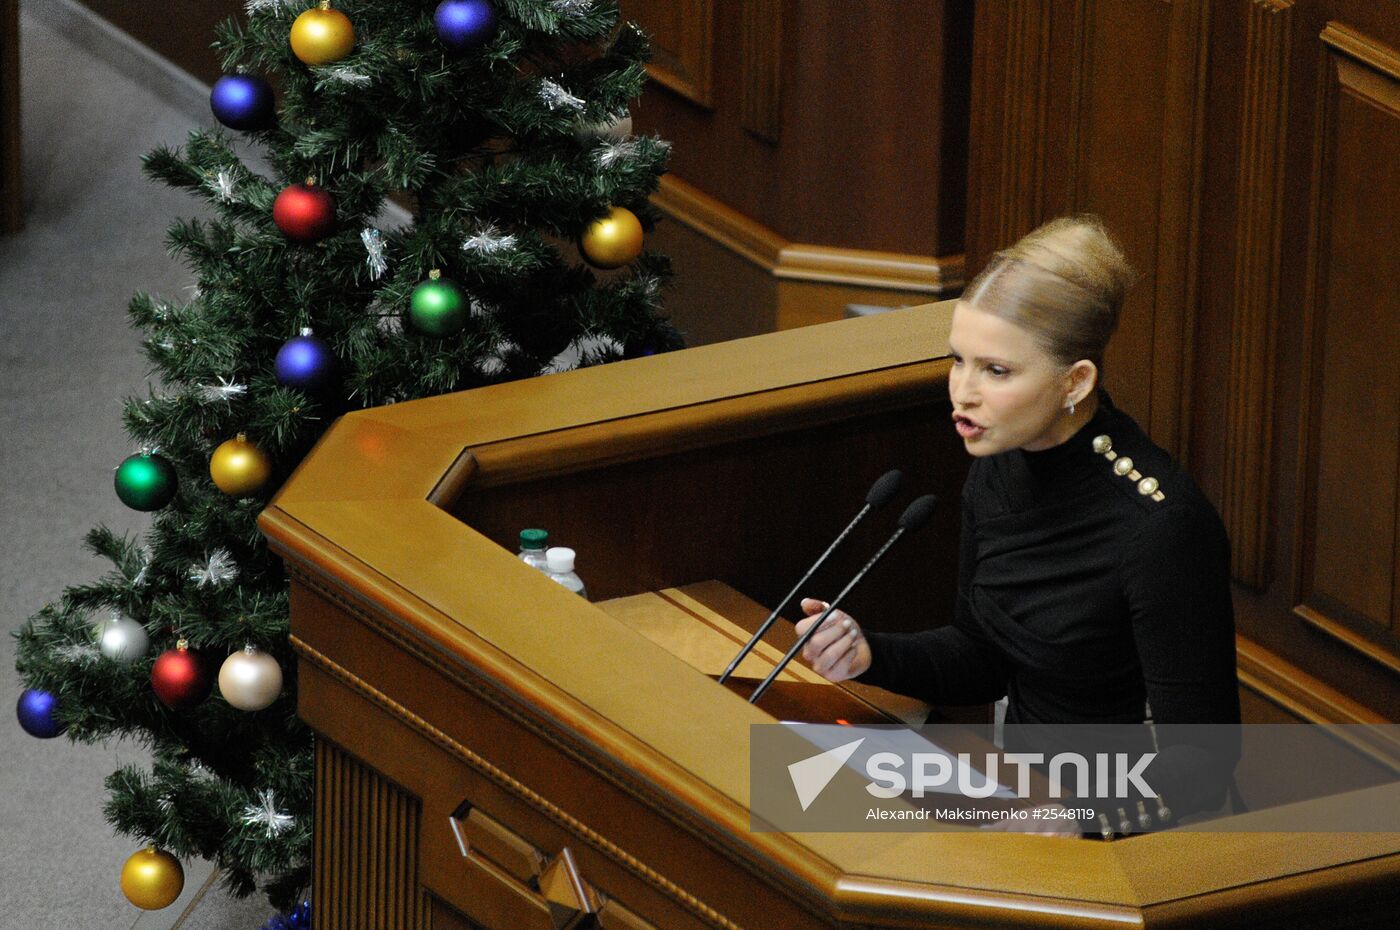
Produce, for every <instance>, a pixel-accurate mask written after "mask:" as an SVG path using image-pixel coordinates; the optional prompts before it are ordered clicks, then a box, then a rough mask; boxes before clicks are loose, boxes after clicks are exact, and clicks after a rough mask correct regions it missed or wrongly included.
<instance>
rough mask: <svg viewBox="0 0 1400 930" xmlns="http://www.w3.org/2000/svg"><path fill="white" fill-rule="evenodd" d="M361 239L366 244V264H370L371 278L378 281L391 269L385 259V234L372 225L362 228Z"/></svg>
mask: <svg viewBox="0 0 1400 930" xmlns="http://www.w3.org/2000/svg"><path fill="white" fill-rule="evenodd" d="M360 241H361V242H363V243H364V244H365V252H366V253H367V254H366V255H365V264H366V265H369V278H370V280H371V281H378V280H379V279H380V278H382V277H384V272H386V271H388V270H389V263H388V262H387V261H386V260H385V259H384V234H383V233H381V232H380V231H379V230H377V229H375V228H374V227H372V226H367V227H365V228H364V229H362V230H360Z"/></svg>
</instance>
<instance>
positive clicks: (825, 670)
mask: <svg viewBox="0 0 1400 930" xmlns="http://www.w3.org/2000/svg"><path fill="white" fill-rule="evenodd" d="M826 608H827V603H826V602H825V601H819V600H817V599H816V598H811V597H807V598H803V599H802V610H803V612H804V613H806V614H807V617H806V619H805V620H799V621H797V635H798V636H801V635H802V634H804V633H806V632H807V630H808V629H809V628H810V627H811V626H812V624H814V623H816V622H817V617H818V616H819V615H820V614H821V613H822V611H824V610H826ZM802 658H803V659H804V660H806V662H807V664H808V665H810V666H811V667H812V671H814V672H816V673H817V674H818V675H820V676H822V677H823V678H825V679H826V680H827V681H845V680H846V679H848V678H855V677H856V676H857V675H861V674H864V673H865V671H866V669H868V668H870V643H868V642H867V641H866V639H865V634H864V633H862V632H861V631H860V624H858V623H856V621H855V620H854V619H853V618H852V617H851V615H850V614H848V613H846V612H845V611H844V610H833V611H832V612H831V616H829V617H827V618H826V622H825V623H823V624H822V628H821V629H820V630H818V631H817V632H816V633H814V634H812V638H811V639H809V640H807V645H805V646H803V647H802Z"/></svg>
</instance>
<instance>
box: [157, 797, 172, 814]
mask: <svg viewBox="0 0 1400 930" xmlns="http://www.w3.org/2000/svg"><path fill="white" fill-rule="evenodd" d="M156 807H159V808H160V811H161V813H162V814H166V815H167V816H168V815H169V814H170V812H171V811H173V810H174V809H175V798H174V797H173V796H172V795H169V794H162V795H161V796H160V797H158V798H156Z"/></svg>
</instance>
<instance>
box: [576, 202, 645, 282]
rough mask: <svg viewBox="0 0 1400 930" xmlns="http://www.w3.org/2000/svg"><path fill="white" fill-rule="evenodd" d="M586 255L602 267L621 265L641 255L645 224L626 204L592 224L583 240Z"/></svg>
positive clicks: (613, 209)
mask: <svg viewBox="0 0 1400 930" xmlns="http://www.w3.org/2000/svg"><path fill="white" fill-rule="evenodd" d="M581 245H582V247H583V255H584V257H585V258H587V259H588V260H589V261H590V262H591V263H593V264H594V265H597V266H598V267H599V268H621V267H622V266H623V265H625V264H627V263H628V262H630V261H631V260H632V259H634V258H636V257H637V256H638V255H641V254H642V223H641V221H640V220H638V219H637V217H636V215H635V214H634V213H633V212H632V211H631V210H628V209H627V208H625V207H612V208H611V210H610V211H609V213H608V215H607V216H605V217H603V218H602V219H601V220H597V221H596V222H594V223H592V224H590V225H589V227H588V228H587V229H585V230H584V231H583V238H582V241H581Z"/></svg>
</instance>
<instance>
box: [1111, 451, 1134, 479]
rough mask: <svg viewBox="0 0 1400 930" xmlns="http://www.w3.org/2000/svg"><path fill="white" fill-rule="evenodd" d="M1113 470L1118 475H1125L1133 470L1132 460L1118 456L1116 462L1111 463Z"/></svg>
mask: <svg viewBox="0 0 1400 930" xmlns="http://www.w3.org/2000/svg"><path fill="white" fill-rule="evenodd" d="M1113 470H1114V471H1115V472H1116V473H1118V474H1120V475H1126V474H1127V473H1128V472H1130V471H1132V470H1133V460H1132V459H1130V458H1128V457H1127V456H1126V455H1124V456H1120V457H1119V458H1118V461H1116V462H1114V463H1113Z"/></svg>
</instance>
